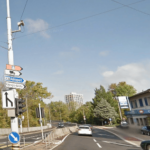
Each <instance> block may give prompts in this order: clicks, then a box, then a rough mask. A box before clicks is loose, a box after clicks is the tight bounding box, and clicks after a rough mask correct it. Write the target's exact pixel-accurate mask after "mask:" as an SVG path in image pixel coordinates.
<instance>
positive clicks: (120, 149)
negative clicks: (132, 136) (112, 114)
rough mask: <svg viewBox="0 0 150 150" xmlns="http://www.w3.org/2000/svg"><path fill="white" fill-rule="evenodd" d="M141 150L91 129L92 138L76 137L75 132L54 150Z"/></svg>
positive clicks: (103, 131)
mask: <svg viewBox="0 0 150 150" xmlns="http://www.w3.org/2000/svg"><path fill="white" fill-rule="evenodd" d="M100 149H103V150H141V148H138V147H135V146H134V145H131V144H129V143H127V142H125V141H123V140H122V139H120V138H118V137H117V136H116V135H114V134H112V133H109V132H107V131H105V130H101V129H97V128H94V129H93V136H78V134H77V132H76V133H73V134H71V135H69V137H67V138H66V140H65V141H64V142H63V143H62V144H61V145H59V146H58V147H56V148H55V149H54V150H100Z"/></svg>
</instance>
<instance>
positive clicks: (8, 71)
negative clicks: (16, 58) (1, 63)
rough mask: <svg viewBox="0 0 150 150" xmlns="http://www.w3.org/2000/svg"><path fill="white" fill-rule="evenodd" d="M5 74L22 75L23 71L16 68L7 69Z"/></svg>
mask: <svg viewBox="0 0 150 150" xmlns="http://www.w3.org/2000/svg"><path fill="white" fill-rule="evenodd" d="M5 74H6V75H11V76H21V75H22V73H21V72H19V71H15V70H5Z"/></svg>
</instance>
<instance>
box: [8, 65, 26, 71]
mask: <svg viewBox="0 0 150 150" xmlns="http://www.w3.org/2000/svg"><path fill="white" fill-rule="evenodd" d="M6 69H8V70H16V71H21V70H23V68H22V67H20V66H15V65H10V64H9V65H8V64H7V65H6Z"/></svg>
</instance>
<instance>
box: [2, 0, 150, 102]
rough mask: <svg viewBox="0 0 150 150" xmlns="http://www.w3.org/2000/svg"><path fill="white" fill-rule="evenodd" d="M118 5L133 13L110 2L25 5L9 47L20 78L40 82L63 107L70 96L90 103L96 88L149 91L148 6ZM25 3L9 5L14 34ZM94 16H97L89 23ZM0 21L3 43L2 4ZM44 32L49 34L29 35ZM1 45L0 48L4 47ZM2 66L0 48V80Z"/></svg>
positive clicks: (31, 1) (35, 1)
mask: <svg viewBox="0 0 150 150" xmlns="http://www.w3.org/2000/svg"><path fill="white" fill-rule="evenodd" d="M119 2H120V3H122V4H125V5H129V4H131V3H135V4H133V5H130V7H132V8H133V9H132V8H129V7H122V6H123V5H121V4H118V3H116V2H113V1H112V0H74V1H73V0H64V1H61V0H28V3H27V6H26V9H25V12H24V14H23V17H22V19H23V20H24V22H25V27H24V28H23V29H22V33H17V34H16V35H15V38H16V39H14V41H13V50H14V61H15V65H20V66H21V67H23V71H22V73H23V76H22V77H23V78H24V79H26V80H31V81H35V82H42V83H43V86H45V87H48V90H49V91H51V92H52V94H53V95H54V98H53V99H52V101H58V100H63V101H64V95H65V94H69V93H70V92H76V93H79V94H83V95H84V102H86V101H91V100H92V98H93V97H94V89H95V88H96V87H97V88H98V87H99V86H100V85H103V86H104V87H105V88H106V89H107V88H108V85H110V84H111V83H118V82H120V81H126V82H127V83H128V84H131V85H133V86H134V87H135V88H136V89H137V91H138V92H140V91H142V90H146V89H148V88H149V85H150V77H149V76H150V69H149V68H150V61H149V57H150V50H149V49H150V42H149V41H150V21H149V20H150V9H149V6H150V1H148V0H143V1H140V0H139V1H138V0H119ZM136 2H138V3H136ZM25 3H26V0H22V1H20V0H13V1H11V0H10V10H11V18H12V29H13V30H16V29H17V22H18V21H19V20H20V17H21V14H22V12H23V8H24V5H25ZM109 10H110V11H109ZM137 10H139V11H137ZM140 11H142V12H143V13H142V12H140ZM95 14H99V15H96V16H93V17H89V16H92V15H95ZM148 14H149V15H148ZM86 17H89V18H86ZM82 18H86V19H83V20H82ZM78 19H81V20H80V21H76V22H73V23H70V24H66V25H62V24H65V23H68V22H71V21H75V20H78ZM0 20H1V21H0V41H3V42H7V24H6V1H5V0H0ZM59 25H62V26H59ZM57 26H59V27H57ZM52 27H53V28H52ZM47 28H51V29H49V30H45V31H43V32H38V33H36V34H31V35H28V34H30V33H33V32H37V31H39V30H44V29H47ZM24 35H27V36H24ZM3 42H0V45H1V46H3V47H7V44H6V43H3ZM7 62H8V58H7V50H5V49H3V48H0V70H1V72H0V78H1V80H2V77H3V72H4V69H5V65H6V64H7ZM45 102H49V100H45Z"/></svg>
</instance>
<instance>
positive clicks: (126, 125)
mask: <svg viewBox="0 0 150 150" xmlns="http://www.w3.org/2000/svg"><path fill="white" fill-rule="evenodd" d="M120 126H121V127H123V128H128V127H129V125H128V123H127V122H126V121H121V124H120Z"/></svg>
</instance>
